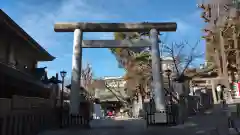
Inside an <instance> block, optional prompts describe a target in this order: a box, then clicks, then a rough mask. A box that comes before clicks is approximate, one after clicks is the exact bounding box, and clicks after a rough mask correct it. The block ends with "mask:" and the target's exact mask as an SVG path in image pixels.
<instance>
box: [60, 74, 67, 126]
mask: <svg viewBox="0 0 240 135" xmlns="http://www.w3.org/2000/svg"><path fill="white" fill-rule="evenodd" d="M60 75H61V77H62V91H61V106H60V107H61V125H60V128H62V119H63V101H64V100H63V92H64V78H65V77H66V75H67V72H66V71H64V70H63V71H61V72H60Z"/></svg>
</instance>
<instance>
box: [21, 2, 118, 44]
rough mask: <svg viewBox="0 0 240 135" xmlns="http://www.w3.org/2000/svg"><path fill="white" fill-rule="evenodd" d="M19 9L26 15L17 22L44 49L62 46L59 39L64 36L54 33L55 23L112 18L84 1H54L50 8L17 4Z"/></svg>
mask: <svg viewBox="0 0 240 135" xmlns="http://www.w3.org/2000/svg"><path fill="white" fill-rule="evenodd" d="M19 7H20V10H21V9H22V10H24V11H25V12H26V14H24V16H22V19H21V20H20V21H18V22H20V25H21V26H22V27H23V28H24V29H25V30H26V31H27V32H28V33H29V34H30V35H31V36H32V37H33V38H35V39H36V40H37V41H38V42H40V44H41V45H43V46H44V47H49V46H52V45H60V44H63V43H62V42H63V40H61V38H60V37H65V36H66V35H65V34H60V35H57V33H55V32H54V30H53V27H54V23H56V22H70V21H86V19H88V21H92V20H106V19H109V18H112V17H114V16H112V15H110V14H108V13H106V12H105V11H102V10H100V9H96V8H94V7H92V6H91V5H88V3H86V1H84V0H64V1H63V2H62V3H60V4H59V2H58V1H55V3H53V4H52V6H49V7H50V8H46V7H44V5H39V6H32V5H29V4H28V3H19ZM51 8H52V9H51ZM37 9H41V10H37ZM89 19H90V20H89ZM65 38H66V37H65ZM65 42H66V41H65Z"/></svg>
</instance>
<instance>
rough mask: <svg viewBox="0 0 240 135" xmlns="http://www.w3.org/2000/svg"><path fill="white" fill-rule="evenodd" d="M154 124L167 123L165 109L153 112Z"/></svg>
mask: <svg viewBox="0 0 240 135" xmlns="http://www.w3.org/2000/svg"><path fill="white" fill-rule="evenodd" d="M154 120H155V124H166V123H167V111H166V110H163V111H160V112H155V114H154Z"/></svg>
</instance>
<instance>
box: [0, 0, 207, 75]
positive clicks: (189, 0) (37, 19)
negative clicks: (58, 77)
mask: <svg viewBox="0 0 240 135" xmlns="http://www.w3.org/2000/svg"><path fill="white" fill-rule="evenodd" d="M196 2H197V0H196V1H195V0H1V3H0V8H1V9H2V10H3V11H4V12H5V13H7V14H8V15H9V16H10V17H11V18H12V19H13V20H14V21H15V22H16V23H17V24H19V25H20V26H21V27H22V28H23V29H24V30H25V31H26V32H27V33H28V34H29V35H30V36H32V37H33V38H34V39H35V40H36V41H37V42H38V43H39V44H40V45H41V46H43V48H45V49H46V50H47V51H49V53H50V54H52V55H53V56H55V57H56V59H55V60H54V61H51V62H43V63H40V64H39V66H40V67H44V66H47V67H48V69H47V70H48V73H49V75H50V76H51V75H54V74H56V73H57V72H60V71H61V70H65V71H67V72H68V75H67V77H68V78H69V77H70V76H71V67H72V61H71V60H72V45H73V33H56V32H54V29H53V27H54V23H56V22H177V25H178V29H177V32H169V33H163V35H162V37H161V39H162V40H164V41H165V42H169V43H170V42H180V41H185V40H187V41H189V42H190V43H191V44H194V43H195V42H197V41H198V40H202V39H201V36H202V32H201V29H202V28H203V27H204V25H205V24H204V23H203V20H202V19H201V18H200V9H198V8H197V6H196V4H197V3H196ZM84 39H86V40H96V39H113V33H84ZM197 50H198V51H201V52H203V51H204V50H205V44H204V42H203V41H201V42H200V45H198V49H197ZM87 63H89V64H91V65H92V68H93V72H94V76H95V77H104V76H122V75H124V69H121V68H119V67H118V62H117V61H116V58H115V57H114V56H113V54H111V52H110V51H109V50H108V49H83V65H86V64H87Z"/></svg>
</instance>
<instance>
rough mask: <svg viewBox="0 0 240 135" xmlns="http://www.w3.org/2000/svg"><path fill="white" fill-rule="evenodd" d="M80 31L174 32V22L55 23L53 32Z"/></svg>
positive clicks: (175, 26)
mask: <svg viewBox="0 0 240 135" xmlns="http://www.w3.org/2000/svg"><path fill="white" fill-rule="evenodd" d="M75 29H81V30H82V31H83V32H149V31H150V30H151V29H156V30H158V31H176V30H177V24H176V23H175V22H163V23H148V22H144V23H56V24H55V25H54V31H55V32H73V31H74V30H75Z"/></svg>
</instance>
